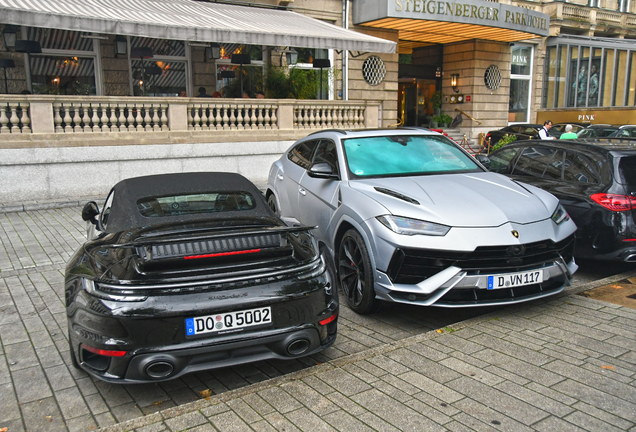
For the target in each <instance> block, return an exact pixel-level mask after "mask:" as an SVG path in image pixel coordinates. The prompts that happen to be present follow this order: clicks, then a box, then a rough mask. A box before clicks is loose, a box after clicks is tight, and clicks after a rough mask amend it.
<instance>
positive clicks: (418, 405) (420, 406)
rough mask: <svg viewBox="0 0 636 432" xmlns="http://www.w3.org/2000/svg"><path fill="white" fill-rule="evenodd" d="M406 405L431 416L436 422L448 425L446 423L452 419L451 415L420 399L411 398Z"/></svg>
mask: <svg viewBox="0 0 636 432" xmlns="http://www.w3.org/2000/svg"><path fill="white" fill-rule="evenodd" d="M404 405H406V406H408V407H410V408H412V409H414V410H415V411H416V412H418V413H420V414H422V415H423V416H425V417H426V418H429V419H431V420H432V421H434V422H435V423H438V424H441V425H446V423H448V422H450V421H451V420H452V419H451V417H449V416H447V415H446V414H444V413H442V412H441V411H439V410H436V409H435V408H433V407H431V406H430V405H428V404H426V403H424V402H422V401H421V400H418V399H411V400H409V401H407V402H405V403H404Z"/></svg>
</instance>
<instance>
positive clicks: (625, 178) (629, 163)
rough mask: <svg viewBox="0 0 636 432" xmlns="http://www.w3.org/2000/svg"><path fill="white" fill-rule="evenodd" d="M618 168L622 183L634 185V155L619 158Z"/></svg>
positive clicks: (635, 176) (635, 157)
mask: <svg viewBox="0 0 636 432" xmlns="http://www.w3.org/2000/svg"><path fill="white" fill-rule="evenodd" d="M618 170H619V171H620V179H621V183H622V184H627V185H630V186H636V156H630V157H623V158H621V160H620V162H619V164H618Z"/></svg>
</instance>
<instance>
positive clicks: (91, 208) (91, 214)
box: [82, 201, 99, 225]
mask: <svg viewBox="0 0 636 432" xmlns="http://www.w3.org/2000/svg"><path fill="white" fill-rule="evenodd" d="M98 214H99V207H97V203H96V202H95V201H89V202H87V203H86V205H85V206H84V208H83V209H82V220H84V221H86V222H90V223H92V224H93V225H97V215H98Z"/></svg>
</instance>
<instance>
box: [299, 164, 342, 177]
mask: <svg viewBox="0 0 636 432" xmlns="http://www.w3.org/2000/svg"><path fill="white" fill-rule="evenodd" d="M307 174H308V175H309V177H314V178H324V179H336V178H338V176H337V175H335V174H334V173H333V168H331V165H329V164H328V163H327V162H319V163H317V164H314V165H312V166H311V167H309V171H307Z"/></svg>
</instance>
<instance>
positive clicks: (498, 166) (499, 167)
mask: <svg viewBox="0 0 636 432" xmlns="http://www.w3.org/2000/svg"><path fill="white" fill-rule="evenodd" d="M519 149H520V148H519V147H504V148H502V149H501V150H499V151H497V152H495V153H493V154H491V155H490V156H489V158H490V166H489V167H488V169H489V170H490V171H492V172H496V173H501V174H503V173H505V172H507V171H508V165H509V164H510V161H511V160H512V159H513V158H514V157H515V155H516V154H517V152H518V151H519Z"/></svg>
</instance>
